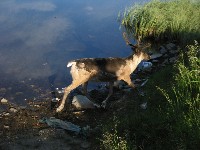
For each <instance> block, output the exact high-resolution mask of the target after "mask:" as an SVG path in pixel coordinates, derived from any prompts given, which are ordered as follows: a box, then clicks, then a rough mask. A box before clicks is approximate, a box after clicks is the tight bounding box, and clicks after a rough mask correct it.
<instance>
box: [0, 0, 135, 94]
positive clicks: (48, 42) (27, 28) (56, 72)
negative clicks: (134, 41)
mask: <svg viewBox="0 0 200 150" xmlns="http://www.w3.org/2000/svg"><path fill="white" fill-rule="evenodd" d="M133 2H134V1H131V0H118V1H116V0H109V1H106V0H96V1H94V0H84V1H79V0H73V1H72V0H48V1H40V0H39V1H32V0H6V1H1V2H0V70H1V74H0V79H1V78H3V79H7V80H5V83H1V87H2V86H5V84H9V80H10V79H11V78H12V80H15V81H16V82H17V81H20V82H21V81H24V80H26V79H29V80H30V79H34V80H37V81H38V83H40V82H41V80H42V81H44V80H47V79H49V81H50V82H51V84H53V83H55V84H58V85H60V86H62V85H63V86H64V85H66V84H67V83H66V82H64V81H66V80H67V81H68V82H69V81H70V77H69V76H68V74H67V69H66V63H67V61H69V60H71V59H76V58H82V57H111V56H118V57H119V56H120V57H123V56H127V55H128V54H129V53H130V49H129V48H128V47H126V45H125V42H124V41H123V39H122V36H121V32H120V31H119V23H117V15H118V12H119V11H120V10H124V8H125V7H126V6H129V4H131V3H133ZM7 81H8V82H7ZM47 81H48V80H47ZM11 86H12V85H11ZM41 86H42V85H41ZM0 96H1V97H3V96H4V95H3V96H2V95H0Z"/></svg>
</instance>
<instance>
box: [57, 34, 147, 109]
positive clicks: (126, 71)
mask: <svg viewBox="0 0 200 150" xmlns="http://www.w3.org/2000/svg"><path fill="white" fill-rule="evenodd" d="M124 38H125V41H126V44H127V45H130V46H131V48H132V50H134V53H133V54H132V55H130V56H128V57H126V58H112V57H110V58H83V59H77V60H73V61H70V62H69V63H68V64H67V67H71V71H70V73H71V76H72V83H71V84H70V85H69V86H68V87H66V88H65V89H64V96H63V99H62V101H61V103H60V106H59V107H58V108H57V109H56V112H61V111H62V110H63V108H64V106H65V101H66V99H67V96H68V94H69V93H70V92H71V91H72V90H73V89H75V88H77V87H78V86H80V85H82V89H83V94H85V96H86V97H88V98H89V99H91V98H90V97H89V95H88V93H87V85H88V81H95V82H109V94H108V96H107V98H106V99H105V100H104V101H103V102H102V107H104V108H105V107H106V104H107V101H108V99H109V98H110V96H111V95H112V94H113V85H114V82H115V81H117V80H123V81H125V82H126V83H127V84H128V85H129V86H130V87H131V88H133V89H134V88H135V85H134V84H133V83H132V81H131V78H130V74H131V73H132V72H133V71H134V70H135V69H136V67H137V66H138V64H139V63H140V62H141V61H142V60H149V59H150V56H149V55H148V54H147V53H146V52H145V51H144V49H145V48H147V47H148V46H149V45H147V46H144V47H142V46H140V45H133V44H131V43H130V42H129V41H128V39H127V37H126V34H125V33H124Z"/></svg>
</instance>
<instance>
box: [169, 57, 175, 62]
mask: <svg viewBox="0 0 200 150" xmlns="http://www.w3.org/2000/svg"><path fill="white" fill-rule="evenodd" d="M176 61H177V57H172V58H170V59H169V62H170V63H174V62H176Z"/></svg>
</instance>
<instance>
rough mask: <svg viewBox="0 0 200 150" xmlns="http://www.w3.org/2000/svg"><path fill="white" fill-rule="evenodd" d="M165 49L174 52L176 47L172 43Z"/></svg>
mask: <svg viewBox="0 0 200 150" xmlns="http://www.w3.org/2000/svg"><path fill="white" fill-rule="evenodd" d="M166 48H167V49H168V50H175V49H177V46H176V44H174V43H169V44H167V45H166Z"/></svg>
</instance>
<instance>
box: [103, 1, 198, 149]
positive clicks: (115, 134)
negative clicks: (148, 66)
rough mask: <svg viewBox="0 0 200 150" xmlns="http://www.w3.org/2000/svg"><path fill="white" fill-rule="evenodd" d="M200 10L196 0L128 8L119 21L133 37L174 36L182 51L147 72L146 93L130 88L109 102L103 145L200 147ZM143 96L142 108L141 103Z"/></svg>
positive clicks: (159, 39)
mask: <svg viewBox="0 0 200 150" xmlns="http://www.w3.org/2000/svg"><path fill="white" fill-rule="evenodd" d="M199 14H200V1H199V0H193V1H192V0H171V1H158V0H157V1H151V2H149V3H146V4H145V5H142V6H140V5H138V6H133V7H130V8H128V9H126V11H125V13H124V14H123V19H122V20H121V21H122V22H121V24H122V26H124V27H125V29H126V31H127V33H128V34H129V35H131V36H132V37H133V38H134V39H136V40H138V41H142V42H143V41H144V42H146V41H147V40H151V42H157V43H160V44H161V43H166V42H171V41H174V40H175V41H177V43H178V44H180V45H181V47H182V48H181V49H182V50H181V51H180V53H181V54H180V58H179V60H178V61H177V62H176V64H174V65H168V66H166V67H165V68H163V69H162V70H159V71H157V72H155V73H154V74H152V75H151V76H150V78H149V81H148V82H147V84H146V85H145V86H144V89H143V90H144V91H145V93H146V96H145V97H141V96H138V95H137V94H135V92H133V93H129V94H127V95H126V96H125V97H124V98H123V99H122V101H121V102H120V103H118V105H116V106H113V110H112V111H114V116H115V117H114V119H113V118H112V117H111V118H110V117H107V119H106V120H105V123H104V124H103V130H102V132H103V134H102V136H101V138H100V139H101V144H100V145H101V148H102V149H127V150H128V149H144V150H151V149H162V150H165V149H166V150H168V149H170V150H171V149H172V150H177V149H184V150H185V149H191V150H196V149H200V142H199V141H200V56H199V54H200V48H199V44H198V42H197V41H200V15H199ZM194 40H197V41H195V44H193V45H190V43H194ZM186 45H189V46H187V47H185V46H186ZM143 101H147V102H148V107H147V109H146V110H142V109H141V108H140V107H139V104H141V103H142V102H143ZM119 110H120V111H119ZM108 116H113V115H112V114H109V115H108ZM119 137H120V138H119ZM120 143H122V144H120ZM119 145H122V147H120V146H119Z"/></svg>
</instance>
